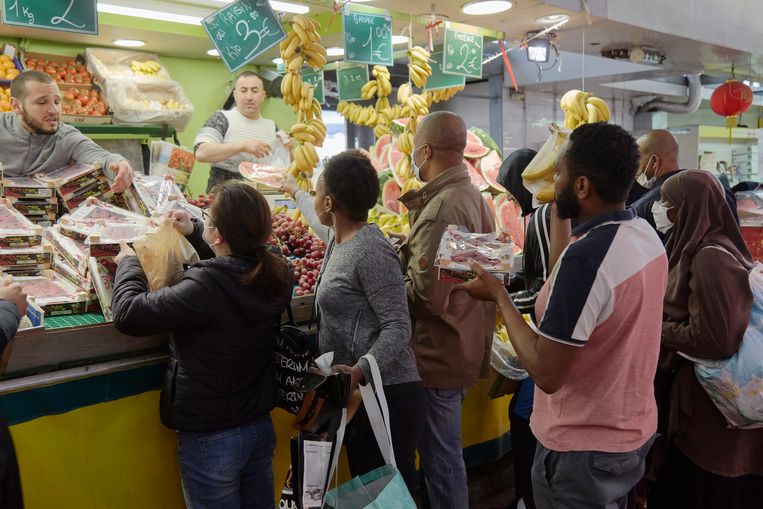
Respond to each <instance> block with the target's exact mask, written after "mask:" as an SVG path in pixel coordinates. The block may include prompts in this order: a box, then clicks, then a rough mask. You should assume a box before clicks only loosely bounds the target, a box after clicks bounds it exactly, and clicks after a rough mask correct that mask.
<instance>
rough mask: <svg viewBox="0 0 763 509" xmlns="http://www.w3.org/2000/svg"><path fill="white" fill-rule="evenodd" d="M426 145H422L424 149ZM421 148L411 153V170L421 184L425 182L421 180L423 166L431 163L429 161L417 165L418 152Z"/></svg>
mask: <svg viewBox="0 0 763 509" xmlns="http://www.w3.org/2000/svg"><path fill="white" fill-rule="evenodd" d="M423 146H424V145H421V147H423ZM421 147H416V148H415V149H413V152H411V168H412V169H413V174H414V175H415V176H416V178H417V179H419V180H420V181H421V182H424V179H422V178H421V166H424V165H425V164H427V163H428V162H429V159H427V160H426V161H424V162H423V163H421V165H418V164H417V163H416V151H417V150H418V149H420V148H421Z"/></svg>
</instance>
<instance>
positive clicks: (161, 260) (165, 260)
mask: <svg viewBox="0 0 763 509" xmlns="http://www.w3.org/2000/svg"><path fill="white" fill-rule="evenodd" d="M133 247H134V248H135V252H136V254H137V255H138V258H139V259H140V264H141V266H142V267H143V272H145V273H146V279H147V280H148V285H149V288H150V289H151V290H152V291H154V290H158V289H159V288H163V287H165V286H171V285H172V284H173V283H174V282H175V281H176V280H177V279H178V276H179V275H180V274H182V272H183V270H184V269H183V264H188V263H193V262H197V261H199V255H198V254H197V253H196V250H195V249H194V248H193V246H192V245H191V244H190V242H188V241H187V240H186V239H185V237H183V236H182V235H181V234H180V233H179V232H178V231H177V230H175V228H174V227H173V226H172V220H170V219H166V218H165V219H164V220H163V221H162V222H161V224H160V225H159V228H157V230H156V232H154V233H152V234H150V235H147V236H145V237H143V238H141V239H138V240H137V241H135V243H134V244H133Z"/></svg>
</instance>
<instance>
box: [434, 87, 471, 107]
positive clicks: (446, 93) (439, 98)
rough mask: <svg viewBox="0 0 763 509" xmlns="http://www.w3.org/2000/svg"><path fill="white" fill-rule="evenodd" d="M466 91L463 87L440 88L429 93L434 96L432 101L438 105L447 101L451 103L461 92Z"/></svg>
mask: <svg viewBox="0 0 763 509" xmlns="http://www.w3.org/2000/svg"><path fill="white" fill-rule="evenodd" d="M463 89H464V87H463V86H460V87H450V88H440V89H437V90H430V91H429V93H430V94H432V101H433V102H436V103H441V102H445V101H449V100H451V99H452V98H453V96H455V95H456V94H457V93H459V92H461V91H462V90H463Z"/></svg>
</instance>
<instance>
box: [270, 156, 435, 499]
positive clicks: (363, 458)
mask: <svg viewBox="0 0 763 509" xmlns="http://www.w3.org/2000/svg"><path fill="white" fill-rule="evenodd" d="M283 191H286V192H288V193H290V194H291V195H292V196H294V198H295V199H296V201H297V205H298V207H299V210H300V211H301V212H302V214H303V215H304V216H305V218H306V219H307V220H308V222H309V223H310V226H311V227H312V229H313V230H314V231H315V233H316V234H317V235H318V236H319V237H320V238H321V239H322V240H324V241H325V242H327V243H328V248H327V251H326V259H325V260H324V262H323V268H322V270H321V274H320V276H319V279H318V280H319V284H318V286H317V288H316V305H317V308H318V312H319V317H320V318H319V320H320V321H319V324H320V329H319V334H318V341H319V348H320V353H325V352H334V368H335V369H336V370H337V371H342V372H346V373H349V374H350V376H351V379H352V386H353V388H355V387H356V386H357V384H358V383H360V382H363V383H365V381H368V380H371V372H370V369H369V366H368V363H367V362H366V361H365V360H364V359H361V357H362V356H364V355H365V354H367V353H370V354H371V355H373V356H374V357H375V358H376V361H377V363H378V364H379V369H380V371H381V376H382V380H383V384H384V392H385V394H386V396H387V403H388V404H389V413H390V425H391V427H392V430H391V431H392V443H393V446H394V449H395V461H396V463H397V467H398V469H399V470H400V473H401V474H402V475H403V478H404V479H405V482H406V485H407V486H408V489H409V490H410V491H411V493H414V490H415V487H416V484H417V479H416V465H415V457H416V445H417V443H418V439H419V437H420V435H421V432H422V430H423V427H424V416H423V415H422V413H421V408H423V398H424V392H423V388H422V385H421V378H420V377H419V373H418V369H417V367H416V359H415V357H414V355H413V350H412V349H411V347H410V345H409V343H410V338H411V322H410V316H409V313H408V301H407V297H406V293H405V283H404V281H403V270H402V267H401V266H400V261H399V259H398V257H397V253H395V250H394V248H393V247H392V245H391V244H390V243H389V240H388V239H387V238H386V237H385V236H384V234H383V233H382V232H381V230H379V228H378V227H377V226H376V225H375V224H369V223H368V211H369V210H370V209H371V208H372V207H374V206H375V205H376V199H377V197H378V194H379V178H378V176H377V174H376V171H375V170H374V168H373V166H372V165H371V162H370V161H369V160H368V158H367V157H366V156H365V155H363V154H362V153H361V152H359V151H356V150H348V151H346V152H343V153H341V154H339V155H336V156H334V157H332V158H331V159H329V160H328V161H327V162H326V165H325V168H324V170H323V173H322V174H321V176H320V178H319V179H318V183H317V185H316V192H315V196H311V195H310V194H308V193H306V192H304V191H301V190H299V189H298V187H297V185H296V182H295V181H294V180H293V179H291V178H287V179H286V180H285V181H284V184H283ZM345 444H346V445H347V458H348V461H349V464H350V472H351V474H352V475H353V476H356V475H360V474H363V473H366V472H368V471H370V470H373V469H374V468H377V467H380V466H382V465H383V464H384V460H383V458H382V455H381V452H380V451H379V448H378V446H377V445H376V440H375V438H374V435H373V432H372V430H371V427H370V424H369V422H368V417H367V415H366V413H365V410H361V411H358V413H357V414H356V415H355V417H354V418H353V420H352V421H351V422H350V424H349V425H348V430H347V438H346V439H345Z"/></svg>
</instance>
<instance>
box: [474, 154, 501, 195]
mask: <svg viewBox="0 0 763 509" xmlns="http://www.w3.org/2000/svg"><path fill="white" fill-rule="evenodd" d="M502 162H503V161H501V155H500V154H499V153H498V152H496V151H495V150H491V151H490V152H488V154H487V155H486V156H485V157H483V158H482V159H480V160H479V162H478V163H477V165H475V168H476V169H477V170H478V171H479V172H480V174H481V175H482V178H484V179H485V180H486V181H487V183H488V184H490V187H492V188H493V189H495V190H496V191H498V192H501V193H505V192H506V189H505V188H504V187H503V186H502V185H501V184H499V183H498V172H499V171H500V170H501V163H502Z"/></svg>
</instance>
